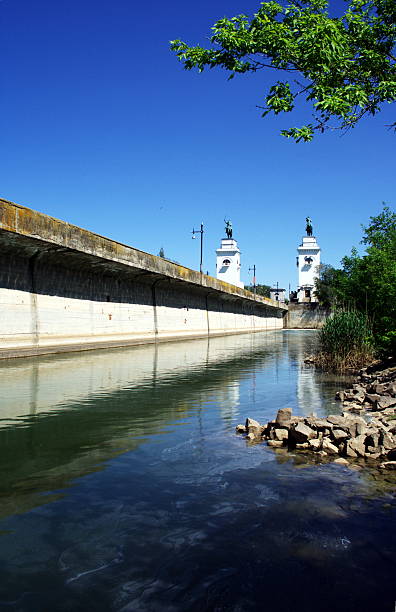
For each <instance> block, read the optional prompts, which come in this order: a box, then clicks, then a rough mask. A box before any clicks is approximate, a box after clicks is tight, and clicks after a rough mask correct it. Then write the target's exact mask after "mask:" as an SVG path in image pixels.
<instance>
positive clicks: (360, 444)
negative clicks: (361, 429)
mask: <svg viewBox="0 0 396 612" xmlns="http://www.w3.org/2000/svg"><path fill="white" fill-rule="evenodd" d="M365 440H366V436H365V435H364V434H362V435H360V436H357V437H356V438H353V439H352V440H348V446H349V448H350V449H352V450H354V451H355V453H356V454H357V455H358V456H359V457H364V455H365V453H366V446H365V444H364V443H365Z"/></svg>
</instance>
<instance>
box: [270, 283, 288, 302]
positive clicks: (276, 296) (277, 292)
mask: <svg viewBox="0 0 396 612" xmlns="http://www.w3.org/2000/svg"><path fill="white" fill-rule="evenodd" d="M270 298H271V300H276V301H277V302H283V303H284V302H285V300H286V289H280V288H278V287H274V288H272V289H270Z"/></svg>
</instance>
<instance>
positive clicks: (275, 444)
mask: <svg viewBox="0 0 396 612" xmlns="http://www.w3.org/2000/svg"><path fill="white" fill-rule="evenodd" d="M267 444H268V446H272V447H274V448H281V447H282V446H283V442H282V440H268V442H267Z"/></svg>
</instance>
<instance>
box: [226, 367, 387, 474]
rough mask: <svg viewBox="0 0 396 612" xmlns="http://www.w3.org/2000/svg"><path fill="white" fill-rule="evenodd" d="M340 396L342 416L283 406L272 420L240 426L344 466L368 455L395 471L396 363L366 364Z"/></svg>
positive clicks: (252, 436)
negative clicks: (302, 414)
mask: <svg viewBox="0 0 396 612" xmlns="http://www.w3.org/2000/svg"><path fill="white" fill-rule="evenodd" d="M336 399H338V400H339V401H342V403H343V407H344V412H342V414H341V415H339V414H338V415H329V416H327V417H325V418H317V417H316V416H313V415H312V416H308V417H300V416H295V415H293V414H292V410H291V408H281V409H280V410H278V413H277V415H276V418H275V419H274V420H273V421H269V422H268V423H265V424H260V423H259V422H258V421H256V420H254V419H251V418H247V419H246V423H245V425H237V427H236V431H237V433H239V434H246V438H247V439H248V440H250V441H252V442H261V441H266V442H267V444H268V446H271V447H274V448H288V449H289V450H300V451H303V452H310V453H314V454H315V456H317V457H318V458H326V460H328V459H333V460H334V462H335V463H340V464H343V465H349V464H350V463H352V464H353V463H354V461H355V460H356V459H360V460H361V459H364V460H365V461H366V462H369V463H371V464H373V463H374V464H376V465H377V467H378V468H379V469H381V470H396V365H393V364H392V365H391V366H388V367H386V368H382V369H380V368H378V365H376V366H372V367H371V368H370V367H368V368H363V369H362V370H360V371H359V374H358V376H357V378H356V382H355V383H354V384H353V385H352V387H351V388H350V389H347V390H345V391H339V392H338V393H337V394H336Z"/></svg>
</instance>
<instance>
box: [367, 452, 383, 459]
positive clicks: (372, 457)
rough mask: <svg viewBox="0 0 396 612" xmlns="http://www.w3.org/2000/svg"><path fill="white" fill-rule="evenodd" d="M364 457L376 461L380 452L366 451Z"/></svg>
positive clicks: (379, 456)
mask: <svg viewBox="0 0 396 612" xmlns="http://www.w3.org/2000/svg"><path fill="white" fill-rule="evenodd" d="M366 459H371V460H372V461H377V460H378V459H381V453H366Z"/></svg>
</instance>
